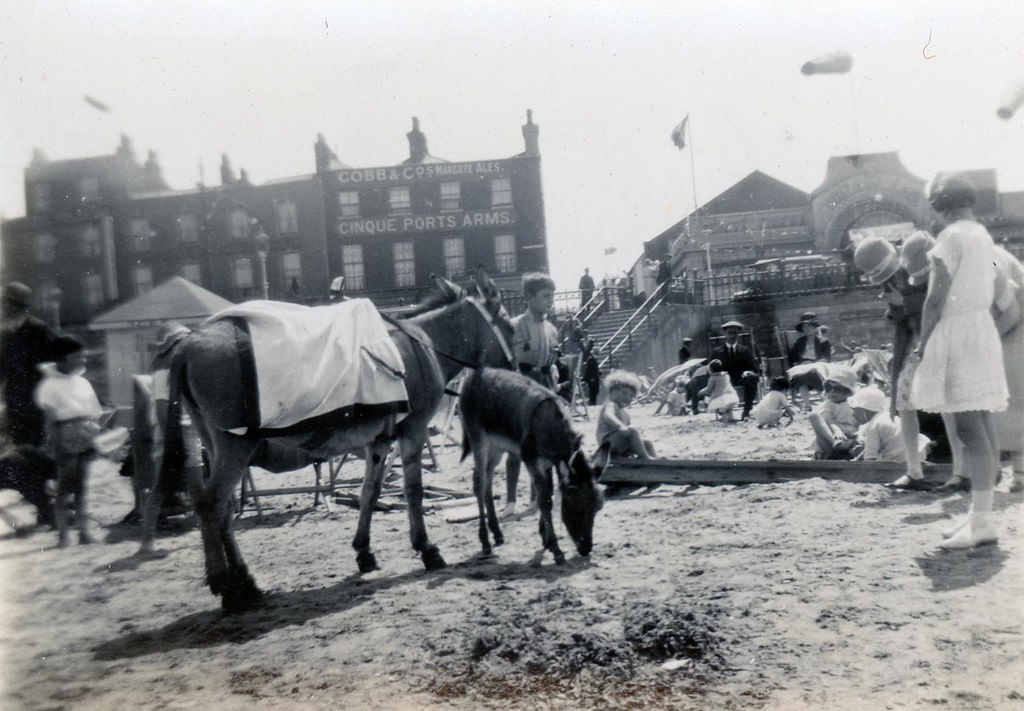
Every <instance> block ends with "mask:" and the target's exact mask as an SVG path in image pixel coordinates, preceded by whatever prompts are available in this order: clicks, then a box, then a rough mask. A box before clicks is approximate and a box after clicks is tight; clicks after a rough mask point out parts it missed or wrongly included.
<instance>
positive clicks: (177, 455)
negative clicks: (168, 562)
mask: <svg viewBox="0 0 1024 711" xmlns="http://www.w3.org/2000/svg"><path fill="white" fill-rule="evenodd" d="M185 375H186V368H185V358H184V357H183V354H182V353H181V351H180V350H179V351H178V352H177V353H175V354H174V356H173V357H172V358H171V369H170V374H169V376H168V389H169V394H168V402H167V420H166V423H165V425H164V451H163V456H162V457H161V461H160V467H159V468H158V469H157V470H156V472H155V473H154V475H153V483H152V485H151V487H150V489H149V491H148V492H144V506H145V510H144V512H143V517H142V551H143V552H148V551H151V550H152V548H153V539H154V537H155V535H156V524H157V517H158V516H159V515H160V507H161V506H162V504H163V500H164V490H165V488H166V487H167V485H168V482H173V481H180V480H181V477H182V476H183V472H184V467H185V437H184V433H183V430H182V427H181V397H182V392H183V390H184V389H185Z"/></svg>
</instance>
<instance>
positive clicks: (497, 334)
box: [381, 289, 515, 395]
mask: <svg viewBox="0 0 1024 711" xmlns="http://www.w3.org/2000/svg"><path fill="white" fill-rule="evenodd" d="M457 297H458V298H460V299H461V298H465V299H466V301H468V302H469V303H471V304H472V305H473V306H474V307H475V308H476V310H477V312H479V314H480V316H481V317H482V318H483V320H484V323H486V324H487V326H488V328H490V329H491V333H492V334H494V339H495V340H496V341H497V342H498V345H499V346H501V352H502V354H503V355H504V356H505V361H506V363H507V364H508V367H510V368H512V367H514V365H515V360H514V358H513V356H512V348H511V346H509V344H508V341H507V340H506V339H505V335H504V334H503V333H502V332H501V329H500V328H499V327H498V323H497V321H496V320H495V318H494V316H493V315H491V313H490V312H489V311H488V310H487V309H486V308H484V305H483V304H481V303H480V301H479V300H478V299H477V298H476V297H473V296H466V294H465V291H464V290H461V289H460V291H459V292H458V294H457ZM504 309H505V307H504V306H502V307H500V309H499V313H501V311H504ZM381 316H382V317H383V318H384V320H385V321H387V322H388V323H390V324H391V325H393V326H394V327H395V328H397V329H398V330H399V331H401V332H402V333H404V334H405V335H406V336H408V337H409V339H410V340H412V341H414V342H416V343H418V344H420V346H422V347H423V348H427V349H429V350H432V351H433V352H434V353H436V354H437V355H439V356H441V357H442V358H447V359H448V360H450V361H453V362H455V363H458V364H459V365H461V366H462V367H463V368H473V369H477V368H480V367H482V366H481V364H480V363H470V362H469V361H468V360H465V359H463V358H459V357H458V356H454V355H452V354H451V353H445V352H444V351H442V350H439V349H438V348H437V347H436V346H435V345H434V344H433V343H427V342H424V341H423V340H422V339H421V338H420V337H419V336H416V335H415V334H413V333H410V332H409V330H408V329H406V328H405V326H403V325H402V323H401V321H399V320H398V319H396V318H394V317H393V316H390V315H388V314H385V313H383V312H382V313H381ZM445 392H447V388H446V389H445ZM449 394H450V395H458V393H449Z"/></svg>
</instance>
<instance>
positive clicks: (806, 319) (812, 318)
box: [793, 311, 821, 333]
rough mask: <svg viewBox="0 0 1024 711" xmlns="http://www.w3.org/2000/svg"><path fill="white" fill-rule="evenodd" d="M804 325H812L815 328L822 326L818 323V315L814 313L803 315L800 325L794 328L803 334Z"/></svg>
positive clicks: (808, 312)
mask: <svg viewBox="0 0 1024 711" xmlns="http://www.w3.org/2000/svg"><path fill="white" fill-rule="evenodd" d="M804 324H810V325H811V326H813V327H814V328H817V327H818V326H820V325H821V324H820V323H818V314H816V313H814V312H813V311H807V312H805V313H803V314H801V315H800V323H798V324H797V325H796V326H793V328H794V329H796V330H797V331H800V333H803V332H804Z"/></svg>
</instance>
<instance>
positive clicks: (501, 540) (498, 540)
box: [494, 533, 505, 546]
mask: <svg viewBox="0 0 1024 711" xmlns="http://www.w3.org/2000/svg"><path fill="white" fill-rule="evenodd" d="M494 545H496V546H503V545H505V536H503V535H502V534H501V533H495V534H494Z"/></svg>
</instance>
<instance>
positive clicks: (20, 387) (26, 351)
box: [0, 281, 57, 447]
mask: <svg viewBox="0 0 1024 711" xmlns="http://www.w3.org/2000/svg"><path fill="white" fill-rule="evenodd" d="M31 301H32V290H31V289H30V288H29V287H27V286H26V285H25V284H22V283H21V282H16V281H12V282H11V283H9V284H7V285H6V286H5V287H4V290H3V327H2V330H0V389H3V398H4V405H5V408H6V414H5V416H4V418H3V419H4V422H3V429H4V433H5V434H6V435H7V436H8V437H9V438H10V440H11V442H12V443H13V444H16V445H18V444H28V445H32V446H36V447H38V446H40V445H41V444H42V443H43V432H44V424H45V422H44V418H43V412H42V410H40V409H39V407H38V406H37V405H36V403H35V402H34V401H33V399H32V393H33V392H34V391H35V389H36V385H38V384H39V381H40V380H42V378H43V375H42V373H41V372H40V371H39V369H38V365H39V364H40V363H44V362H47V361H50V360H53V355H52V352H51V351H52V348H53V344H54V342H55V341H56V340H57V334H56V333H54V331H53V329H51V328H50V327H49V326H48V325H46V323H44V322H43V321H41V320H40V319H38V318H36V317H34V316H32V315H30V314H29V306H30V303H31Z"/></svg>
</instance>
